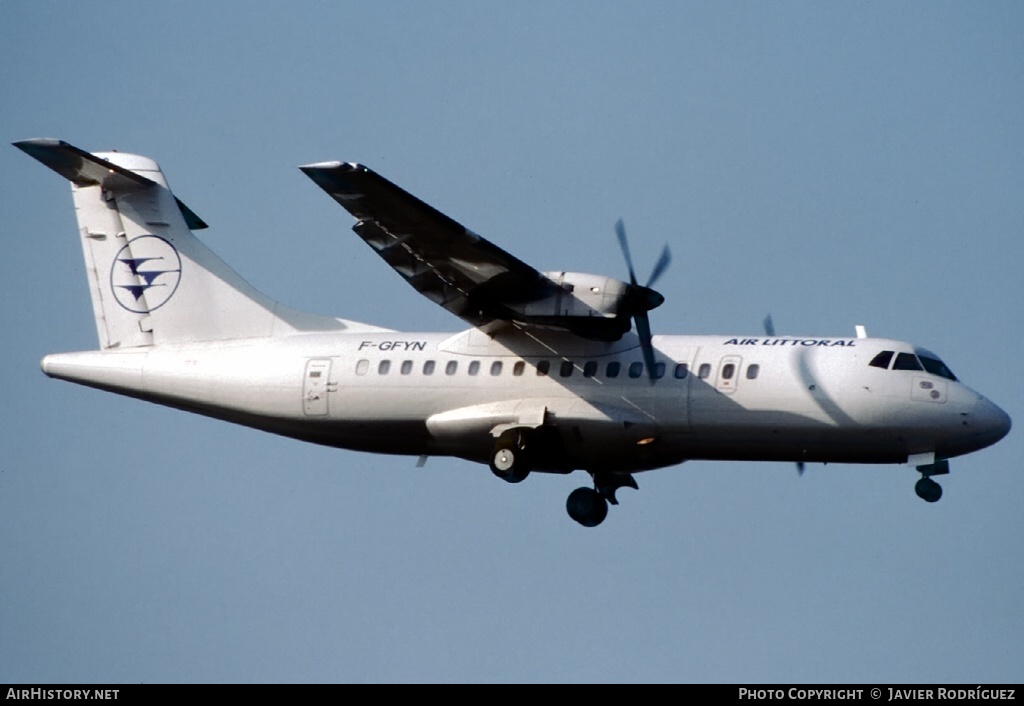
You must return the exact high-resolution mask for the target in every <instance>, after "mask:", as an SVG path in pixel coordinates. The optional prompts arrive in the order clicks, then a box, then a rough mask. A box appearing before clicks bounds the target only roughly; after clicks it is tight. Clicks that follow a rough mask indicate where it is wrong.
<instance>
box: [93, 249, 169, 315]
mask: <svg viewBox="0 0 1024 706" xmlns="http://www.w3.org/2000/svg"><path fill="white" fill-rule="evenodd" d="M180 281H181V257H180V256H179V255H178V251H177V250H176V249H175V248H174V246H173V245H171V244H170V243H169V242H167V241H166V240H164V239H163V238H161V237H160V236H158V235H140V236H139V237H137V238H133V239H131V240H129V241H128V243H127V244H126V245H125V246H124V247H123V248H121V249H120V250H119V251H118V253H117V255H116V256H115V257H114V262H113V263H112V264H111V266H110V289H111V291H113V293H114V298H115V299H117V303H118V304H120V305H121V306H123V307H124V308H125V309H127V310H128V311H131V312H134V313H136V314H147V313H149V312H151V311H155V310H157V309H159V308H160V307H161V306H163V305H164V304H166V303H167V301H168V300H169V299H170V298H171V297H172V296H173V295H174V292H175V291H177V289H178V283H179V282H180Z"/></svg>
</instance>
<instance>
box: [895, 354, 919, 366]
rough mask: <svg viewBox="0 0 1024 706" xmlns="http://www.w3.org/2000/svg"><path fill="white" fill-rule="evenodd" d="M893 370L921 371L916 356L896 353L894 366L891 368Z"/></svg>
mask: <svg viewBox="0 0 1024 706" xmlns="http://www.w3.org/2000/svg"><path fill="white" fill-rule="evenodd" d="M892 369H893V370H922V369H923V368H922V367H921V363H920V362H918V360H917V356H916V355H914V354H913V353H898V354H897V355H896V364H895V365H893V366H892Z"/></svg>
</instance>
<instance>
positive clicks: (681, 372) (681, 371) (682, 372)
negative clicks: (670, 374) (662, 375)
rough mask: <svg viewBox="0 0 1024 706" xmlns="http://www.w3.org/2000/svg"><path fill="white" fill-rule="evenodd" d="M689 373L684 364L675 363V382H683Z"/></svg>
mask: <svg viewBox="0 0 1024 706" xmlns="http://www.w3.org/2000/svg"><path fill="white" fill-rule="evenodd" d="M689 372H690V370H689V368H688V367H687V365H686V363H676V371H675V376H676V380H684V379H685V378H686V375H687V373H689Z"/></svg>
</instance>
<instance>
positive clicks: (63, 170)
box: [14, 137, 208, 230]
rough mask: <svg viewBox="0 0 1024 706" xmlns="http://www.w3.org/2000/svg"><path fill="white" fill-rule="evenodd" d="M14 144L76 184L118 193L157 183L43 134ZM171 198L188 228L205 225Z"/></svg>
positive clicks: (198, 227) (201, 227) (199, 227)
mask: <svg viewBox="0 0 1024 706" xmlns="http://www.w3.org/2000/svg"><path fill="white" fill-rule="evenodd" d="M14 146H15V147H17V148H18V149H20V150H21V151H22V152H25V153H26V154H28V155H29V156H31V157H35V158H36V159H37V160H39V161H40V162H42V163H43V164H45V165H46V166H47V167H49V168H50V169H52V170H53V171H55V172H57V173H58V174H60V175H61V176H62V177H64V178H65V179H67V180H68V181H70V182H72V183H73V184H75V186H97V185H98V186H100V187H102V188H103V189H104V190H105V191H112V192H114V193H121V194H123V193H130V192H132V191H139V190H141V189H148V188H150V187H153V186H160V185H159V184H157V183H156V182H155V181H153V180H152V179H147V178H146V177H144V176H142V175H141V174H136V173H135V172H133V171H131V170H130V169H125V168H124V167H122V166H119V165H117V164H114V163H113V162H108V161H107V160H105V159H102V158H100V157H97V156H96V155H94V154H90V153H88V152H86V151H85V150H82V149H79V148H78V147H75V146H74V145H70V144H68V143H67V142H64V141H63V140H55V139H53V138H45V137H44V138H36V139H33V140H21V141H20V142H15V143H14ZM174 200H175V201H176V202H177V204H178V209H179V210H180V211H181V215H182V216H184V218H185V224H186V225H187V226H188V227H189V229H190V230H202V229H203V228H206V227H208V226H207V225H206V223H205V222H204V221H203V219H201V218H200V217H199V216H197V215H196V214H195V212H193V211H192V209H190V208H189V207H188V206H186V205H185V204H184V203H182V202H181V200H180V199H178V198H177V197H175V199H174Z"/></svg>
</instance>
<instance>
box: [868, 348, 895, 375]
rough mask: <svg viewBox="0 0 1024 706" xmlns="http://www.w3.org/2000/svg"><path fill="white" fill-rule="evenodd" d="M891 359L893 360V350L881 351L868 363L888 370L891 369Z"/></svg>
mask: <svg viewBox="0 0 1024 706" xmlns="http://www.w3.org/2000/svg"><path fill="white" fill-rule="evenodd" d="M891 360H892V351H882V352H881V353H879V354H878V355H876V356H875V357H874V358H872V359H871V362H870V363H868V365H870V366H873V367H875V368H882V369H883V370H888V369H889V361H891Z"/></svg>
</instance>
